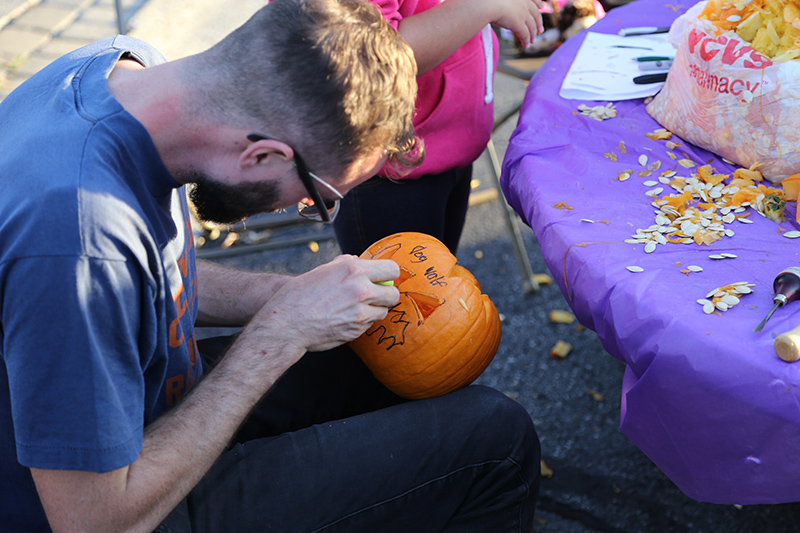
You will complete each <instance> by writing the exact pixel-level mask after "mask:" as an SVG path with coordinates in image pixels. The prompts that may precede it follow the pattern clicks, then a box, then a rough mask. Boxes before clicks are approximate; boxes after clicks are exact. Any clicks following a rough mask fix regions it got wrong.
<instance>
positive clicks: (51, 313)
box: [0, 36, 202, 531]
mask: <svg viewBox="0 0 800 533" xmlns="http://www.w3.org/2000/svg"><path fill="white" fill-rule="evenodd" d="M123 57H128V58H132V59H135V60H137V61H139V62H140V63H142V64H143V65H145V66H148V67H149V66H153V65H156V64H158V63H162V62H163V61H164V59H163V57H161V55H160V54H159V53H158V52H156V51H155V50H154V49H153V48H151V47H150V46H149V45H147V44H145V43H143V42H141V41H138V40H136V39H133V38H130V37H122V36H118V37H114V38H109V39H105V40H102V41H99V42H97V43H94V44H91V45H89V46H86V47H83V48H80V49H78V50H76V51H75V52H73V53H70V54H68V55H67V56H64V57H62V58H61V59H59V60H57V61H55V62H54V63H53V64H51V65H49V66H48V67H46V68H45V69H43V70H42V71H40V72H39V73H37V74H36V75H35V76H33V77H31V78H30V79H29V80H28V81H26V82H25V83H24V84H22V85H21V86H20V87H19V88H18V89H17V90H15V91H14V92H13V93H11V94H10V95H9V96H8V97H7V98H6V99H5V100H4V101H3V102H2V104H0V530H4V528H8V530H9V531H46V530H48V526H47V521H46V518H45V515H44V512H43V510H42V507H41V503H40V502H39V498H38V496H37V493H36V489H35V486H34V484H33V479H32V477H31V474H30V470H29V467H35V468H45V469H69V470H86V471H92V472H108V471H111V470H115V469H117V468H121V467H124V466H126V465H129V464H131V463H133V462H134V461H135V460H136V458H137V456H138V454H139V452H140V451H141V448H142V435H143V430H144V427H145V426H146V425H147V424H149V423H150V422H152V421H153V420H154V419H155V418H156V417H158V416H159V415H160V414H161V413H163V412H164V411H165V410H166V409H168V408H169V407H170V406H172V405H173V404H175V403H176V402H177V401H178V400H179V399H180V398H181V397H182V396H183V395H184V394H186V393H187V392H188V391H189V390H190V389H191V387H192V386H193V385H194V384H196V382H197V381H198V380H199V379H200V378H201V376H202V365H201V364H200V362H199V358H198V356H197V350H196V344H195V338H194V329H193V328H194V321H195V318H196V316H197V278H196V270H195V257H194V249H193V243H192V238H191V226H190V223H189V218H188V209H187V205H186V197H185V191H184V189H183V187H180V186H179V184H178V183H176V182H175V180H174V179H173V178H172V176H171V175H170V174H169V172H168V171H167V169H166V167H165V166H164V164H163V162H162V161H161V159H160V158H159V156H158V153H157V151H156V148H155V146H154V145H153V142H152V140H151V138H150V136H149V135H148V133H147V131H146V130H145V129H144V127H143V126H142V125H141V123H139V122H138V121H137V120H136V119H135V118H134V117H133V116H132V115H130V114H129V113H127V112H126V111H125V110H124V109H123V108H122V106H120V104H119V103H118V102H117V101H116V100H115V99H114V98H113V97H112V96H111V93H110V92H109V90H108V75H109V73H110V72H111V70H112V68H113V67H114V65H115V64H116V63H117V61H118V60H119V59H120V58H123Z"/></svg>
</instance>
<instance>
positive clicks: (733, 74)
mask: <svg viewBox="0 0 800 533" xmlns="http://www.w3.org/2000/svg"><path fill="white" fill-rule="evenodd" d="M706 3H707V2H700V3H698V4H696V5H694V6H693V7H692V8H690V9H689V10H688V11H687V12H686V13H685V14H683V15H682V16H680V17H678V19H677V20H676V21H675V23H674V24H673V25H672V28H671V30H670V33H669V40H670V42H671V43H672V44H673V46H675V47H676V48H677V52H676V54H675V61H674V62H673V64H672V67H671V68H670V70H669V76H668V77H667V82H666V83H665V84H664V87H663V88H662V89H661V92H660V93H659V94H658V95H656V97H655V98H654V99H653V101H652V102H650V104H648V106H647V111H648V113H650V115H651V116H652V117H653V118H654V119H656V120H657V121H658V122H659V123H660V124H661V125H662V126H664V127H665V128H667V129H668V130H670V131H671V132H673V133H674V134H676V135H678V136H679V137H681V138H682V139H684V140H686V141H689V142H691V143H692V144H694V145H696V146H699V147H701V148H705V149H707V150H709V151H711V152H714V153H715V154H717V155H719V156H722V157H724V158H726V159H728V160H730V161H733V162H734V163H737V164H739V165H741V166H743V167H746V168H749V167H750V166H751V165H753V164H757V163H758V164H763V166H761V167H760V168H759V170H760V171H761V173H762V174H763V175H764V177H765V178H766V179H768V180H769V181H771V182H773V183H778V182H780V181H781V180H782V179H783V178H785V177H787V176H790V175H792V174H796V173H798V172H800V61H798V60H793V61H787V62H784V63H773V62H772V61H771V60H770V58H768V57H766V56H764V55H762V54H760V53H759V52H757V51H756V50H754V49H753V48H751V47H750V46H749V44H748V43H747V42H746V41H744V40H742V39H741V38H739V36H738V35H736V33H735V32H733V31H724V32H720V30H719V29H718V28H716V27H715V26H714V25H713V24H712V23H711V22H710V21H707V20H701V19H698V18H697V16H698V15H699V14H700V13H701V12H702V10H703V8H704V7H705V5H706Z"/></svg>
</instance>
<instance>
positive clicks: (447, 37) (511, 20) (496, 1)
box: [398, 0, 544, 76]
mask: <svg viewBox="0 0 800 533" xmlns="http://www.w3.org/2000/svg"><path fill="white" fill-rule="evenodd" d="M541 7H542V0H445V1H444V2H442V3H441V4H439V5H438V6H436V7H433V8H431V9H429V10H427V11H423V12H422V13H417V14H416V15H413V16H410V17H406V18H404V19H402V20H401V21H400V23H399V25H398V31H400V34H401V35H402V36H403V37H404V38H405V39H406V41H408V44H409V45H410V46H411V48H412V49H413V50H414V56H415V58H416V60H417V69H418V74H417V75H419V76H421V75H422V74H425V73H426V72H428V71H429V70H431V69H432V68H434V67H435V66H436V65H438V64H439V63H441V62H442V61H444V60H445V59H446V58H447V57H448V56H449V55H450V54H452V53H453V52H455V51H456V50H458V48H460V47H461V45H463V44H464V43H466V42H467V41H468V40H470V39H471V38H472V37H473V36H475V35H476V34H477V33H478V32H480V31H481V28H483V27H484V26H486V25H487V24H489V23H491V24H494V25H496V26H500V27H502V28H507V29H509V30H511V31H513V32H514V33H515V34H517V36H518V37H519V38H520V40H521V41H522V44H523V46H526V47H527V46H528V45H530V44H531V43H532V42H533V39H534V38H535V37H536V34H537V33H542V32H543V31H544V26H543V23H542V14H541V13H540V12H539V8H541Z"/></svg>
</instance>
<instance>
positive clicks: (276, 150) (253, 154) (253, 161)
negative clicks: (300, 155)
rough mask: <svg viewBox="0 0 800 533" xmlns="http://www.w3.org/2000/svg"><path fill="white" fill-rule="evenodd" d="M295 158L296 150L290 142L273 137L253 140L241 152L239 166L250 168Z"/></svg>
mask: <svg viewBox="0 0 800 533" xmlns="http://www.w3.org/2000/svg"><path fill="white" fill-rule="evenodd" d="M293 159H294V151H293V150H292V147H291V146H289V145H288V144H286V143H284V142H281V141H276V140H273V139H259V140H258V141H255V142H251V143H250V144H249V145H247V147H245V149H244V150H243V151H242V153H240V154H239V168H241V169H249V168H252V167H255V166H256V165H262V164H268V163H272V162H276V163H277V162H286V161H292V160H293Z"/></svg>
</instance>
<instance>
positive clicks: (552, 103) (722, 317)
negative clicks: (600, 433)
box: [501, 0, 800, 504]
mask: <svg viewBox="0 0 800 533" xmlns="http://www.w3.org/2000/svg"><path fill="white" fill-rule="evenodd" d="M676 5H677V4H676ZM690 5H691V3H689V4H688V5H681V6H679V7H678V8H677V9H676V8H674V7H673V6H672V5H670V4H668V3H667V2H664V1H663V0H662V1H655V0H636V1H635V2H633V3H632V4H628V5H626V6H623V7H620V8H616V9H614V10H612V11H610V12H609V13H608V14H607V15H606V17H605V18H603V19H601V20H600V21H599V22H598V23H597V24H595V25H594V26H593V27H592V28H590V31H597V32H601V33H616V32H617V31H618V29H619V28H622V27H629V26H666V25H669V23H670V22H671V21H672V20H674V19H675V18H676V17H677V16H678V15H679V14H681V13H682V12H684V11H685V10H686V9H687V8H688V7H690ZM583 37H584V36H583V34H581V35H578V36H576V37H573V38H572V39H569V40H568V41H567V42H566V43H565V44H564V45H563V46H561V47H560V48H559V49H558V50H557V51H556V52H555V53H554V54H553V55H552V56H551V57H550V58H549V59H548V60H547V62H546V63H545V64H544V65H543V66H542V67H541V68H540V69H539V71H538V72H537V73H536V75H535V76H534V78H533V80H532V81H531V83H530V86H529V88H528V90H527V93H526V97H525V101H524V104H523V107H522V110H521V113H520V120H519V124H518V126H517V128H516V130H515V131H514V134H513V135H512V137H511V141H510V145H509V147H508V150H507V152H506V155H505V159H504V163H503V175H502V178H501V180H502V185H503V190H504V192H505V195H506V198H507V199H508V201H509V203H510V205H511V206H512V207H513V208H514V209H515V210H516V211H517V212H518V213H519V214H520V215H521V216H522V218H523V219H524V221H525V222H526V223H527V224H529V225H530V226H531V227H532V228H533V230H534V233H535V235H536V238H537V239H538V241H539V243H540V245H541V249H542V254H543V256H544V260H545V262H546V264H547V266H548V267H549V269H550V271H551V272H552V274H553V276H554V278H555V280H556V282H557V283H558V284H559V286H560V288H561V290H562V292H563V293H564V295H565V297H566V299H567V301H568V303H569V304H570V306H571V307H572V309H573V311H574V312H575V314H576V316H577V317H578V319H579V321H580V322H581V323H582V324H583V325H585V326H586V327H588V328H591V329H592V330H594V331H595V332H597V334H598V336H599V337H600V340H601V342H602V344H603V347H604V348H605V349H606V350H607V351H608V352H609V353H610V354H612V355H613V356H615V357H617V358H618V359H620V360H622V361H623V362H625V363H626V365H627V367H626V370H625V376H624V378H623V387H622V399H621V415H620V430H621V431H622V432H623V433H624V434H625V435H626V436H627V437H628V438H629V439H630V440H631V441H633V442H634V443H635V444H636V445H637V446H638V447H639V448H640V449H641V450H642V451H644V453H646V454H647V455H648V457H650V459H652V460H653V462H654V463H655V464H656V465H658V467H659V468H661V470H663V471H664V472H665V473H666V475H667V476H669V478H670V479H671V480H672V481H673V482H674V483H675V484H676V485H677V486H678V487H679V488H680V489H681V490H682V491H683V492H684V493H685V494H686V495H687V496H689V497H691V498H694V499H696V500H700V501H708V502H714V503H727V504H757V503H782V502H792V501H800V363H795V364H791V363H786V362H784V361H782V360H780V359H779V358H778V357H777V355H776V354H775V351H774V348H773V339H774V337H775V335H777V334H779V333H783V332H785V331H788V330H790V329H792V328H794V327H795V326H797V325H798V324H800V303H792V304H789V305H788V306H786V307H784V308H782V309H779V310H778V311H777V312H776V313H775V315H774V316H773V317H772V319H771V320H770V321H769V322H768V323H767V326H766V327H765V328H764V330H763V331H761V332H760V333H755V332H754V331H753V329H754V327H755V326H756V324H758V322H760V321H761V319H762V318H763V317H764V315H765V314H766V313H767V311H768V310H769V309H770V307H771V305H772V296H773V292H772V282H773V279H774V277H775V275H776V274H777V273H778V272H780V271H781V270H782V269H783V268H785V267H787V266H790V265H798V264H800V257H799V256H798V251H800V241H796V240H792V239H789V238H786V237H783V236H782V235H781V234H780V233H779V228H780V229H781V230H796V229H798V227H797V224H796V223H795V222H794V215H795V207H794V204H790V206H789V207H787V210H786V213H787V215H788V218H789V220H788V221H786V222H783V223H782V224H781V225H780V226H778V225H777V224H776V223H775V222H773V221H771V220H768V219H766V218H764V217H762V216H760V215H758V214H756V213H755V212H753V214H752V215H751V218H754V219H755V223H753V224H749V225H747V224H743V223H739V222H735V223H733V224H732V225H729V226H728V227H730V228H731V229H733V230H735V232H736V233H735V235H734V236H733V237H730V238H728V237H726V238H724V239H723V240H721V241H717V242H714V243H713V244H711V245H696V244H689V245H687V244H668V245H659V246H658V247H657V249H656V250H655V251H654V252H653V253H650V254H648V253H645V252H644V245H642V244H629V243H625V242H624V241H625V239H628V238H630V237H631V235H632V234H633V233H634V232H635V231H636V229H637V228H647V227H648V226H650V225H651V224H653V223H654V208H653V206H652V205H651V203H650V202H651V201H652V198H648V197H647V196H646V195H645V191H646V190H647V189H649V188H650V187H646V186H645V185H643V181H644V180H645V179H653V178H642V177H637V176H634V177H632V178H631V179H629V180H627V181H624V182H621V181H618V180H616V179H615V178H616V177H617V176H618V175H619V174H620V172H622V171H623V170H626V169H634V170H639V169H642V167H641V166H640V165H639V163H638V162H637V159H638V157H639V156H640V155H642V154H644V155H647V156H648V159H649V161H655V160H661V161H662V162H663V163H664V165H665V166H664V167H663V168H662V169H661V170H664V169H665V168H671V166H675V162H674V161H672V160H671V159H670V158H669V157H668V156H667V148H666V147H665V143H664V141H652V140H650V139H647V138H645V136H644V134H645V133H647V132H652V131H654V130H656V129H658V128H659V127H660V126H659V124H658V123H657V122H655V120H653V119H652V118H651V117H650V116H649V115H648V114H647V112H646V110H645V103H644V100H641V99H637V100H629V101H623V102H616V103H615V106H616V108H617V110H618V115H617V117H616V118H613V119H610V120H604V121H602V122H600V121H597V120H594V119H592V118H589V117H586V116H582V115H581V114H580V113H579V112H577V109H578V106H579V105H580V104H582V103H585V104H586V105H588V106H590V107H591V106H595V105H600V104H604V103H605V102H596V101H578V100H565V99H563V98H561V97H559V96H558V92H559V89H560V87H561V82H562V80H563V79H564V76H565V74H566V72H567V70H568V69H569V66H570V64H571V62H572V59H573V58H574V57H575V55H576V53H577V51H578V49H579V47H580V44H581V41H582V40H583ZM673 140H675V141H678V142H680V143H681V145H682V146H681V147H680V148H678V149H676V150H675V152H676V153H678V154H680V153H681V152H685V153H686V154H687V155H688V156H689V157H690V158H691V159H692V160H694V161H696V162H698V163H699V164H703V163H706V162H711V164H712V165H713V166H714V167H715V168H716V169H717V170H719V171H720V172H724V173H728V172H732V171H733V169H734V168H735V167H733V166H731V165H729V164H726V163H725V162H723V161H722V160H721V159H719V158H718V157H715V156H714V154H711V153H709V152H707V151H704V150H701V149H699V148H696V147H693V146H691V145H688V144H687V143H685V142H683V141H681V140H680V139H675V138H673ZM620 141H624V142H625V145H626V147H627V153H626V154H623V153H621V152H620V150H619V148H618V147H619V144H620ZM609 152H614V153H616V154H617V156H618V160H617V161H612V160H611V159H609V158H607V157H604V154H606V153H609ZM670 165H671V166H670ZM677 170H679V171H680V172H679V175H683V176H688V175H689V172H690V171H687V170H686V169H683V168H681V167H677ZM670 192H674V191H672V190H671V189H670V188H669V187H668V186H665V191H664V192H663V193H662V195H664V194H668V193H670ZM560 202H563V203H564V204H565V205H566V206H568V207H571V208H572V209H565V208H564V205H561V206H560V207H561V208H558V207H553V206H557V205H559V203H560ZM581 219H588V220H593V221H600V220H604V221H607V223H605V222H595V223H591V222H585V221H582V220H581ZM723 252H730V253H734V254H736V255H737V256H738V257H737V258H736V259H725V260H713V259H710V258H709V255H711V254H719V253H723ZM630 265H635V266H639V267H642V268H643V269H644V271H643V272H641V273H631V272H630V271H628V270H627V269H626V267H627V266H630ZM688 265H698V266H701V267H702V268H703V269H704V270H703V271H702V272H691V273H690V274H688V275H687V274H686V273H682V272H681V269H685V268H686V266H688ZM739 281H747V282H750V283H754V284H755V287H754V288H753V291H754V292H753V293H752V294H749V295H745V296H744V297H743V298H742V299H741V302H740V303H739V304H738V305H736V306H734V307H732V308H731V309H729V310H728V311H725V312H721V313H715V314H705V313H704V312H703V310H702V307H701V305H699V304H698V303H696V300H697V299H698V298H704V297H705V296H706V294H707V293H708V291H710V290H711V289H714V288H716V287H720V286H722V285H725V284H728V283H733V282H739Z"/></svg>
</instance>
